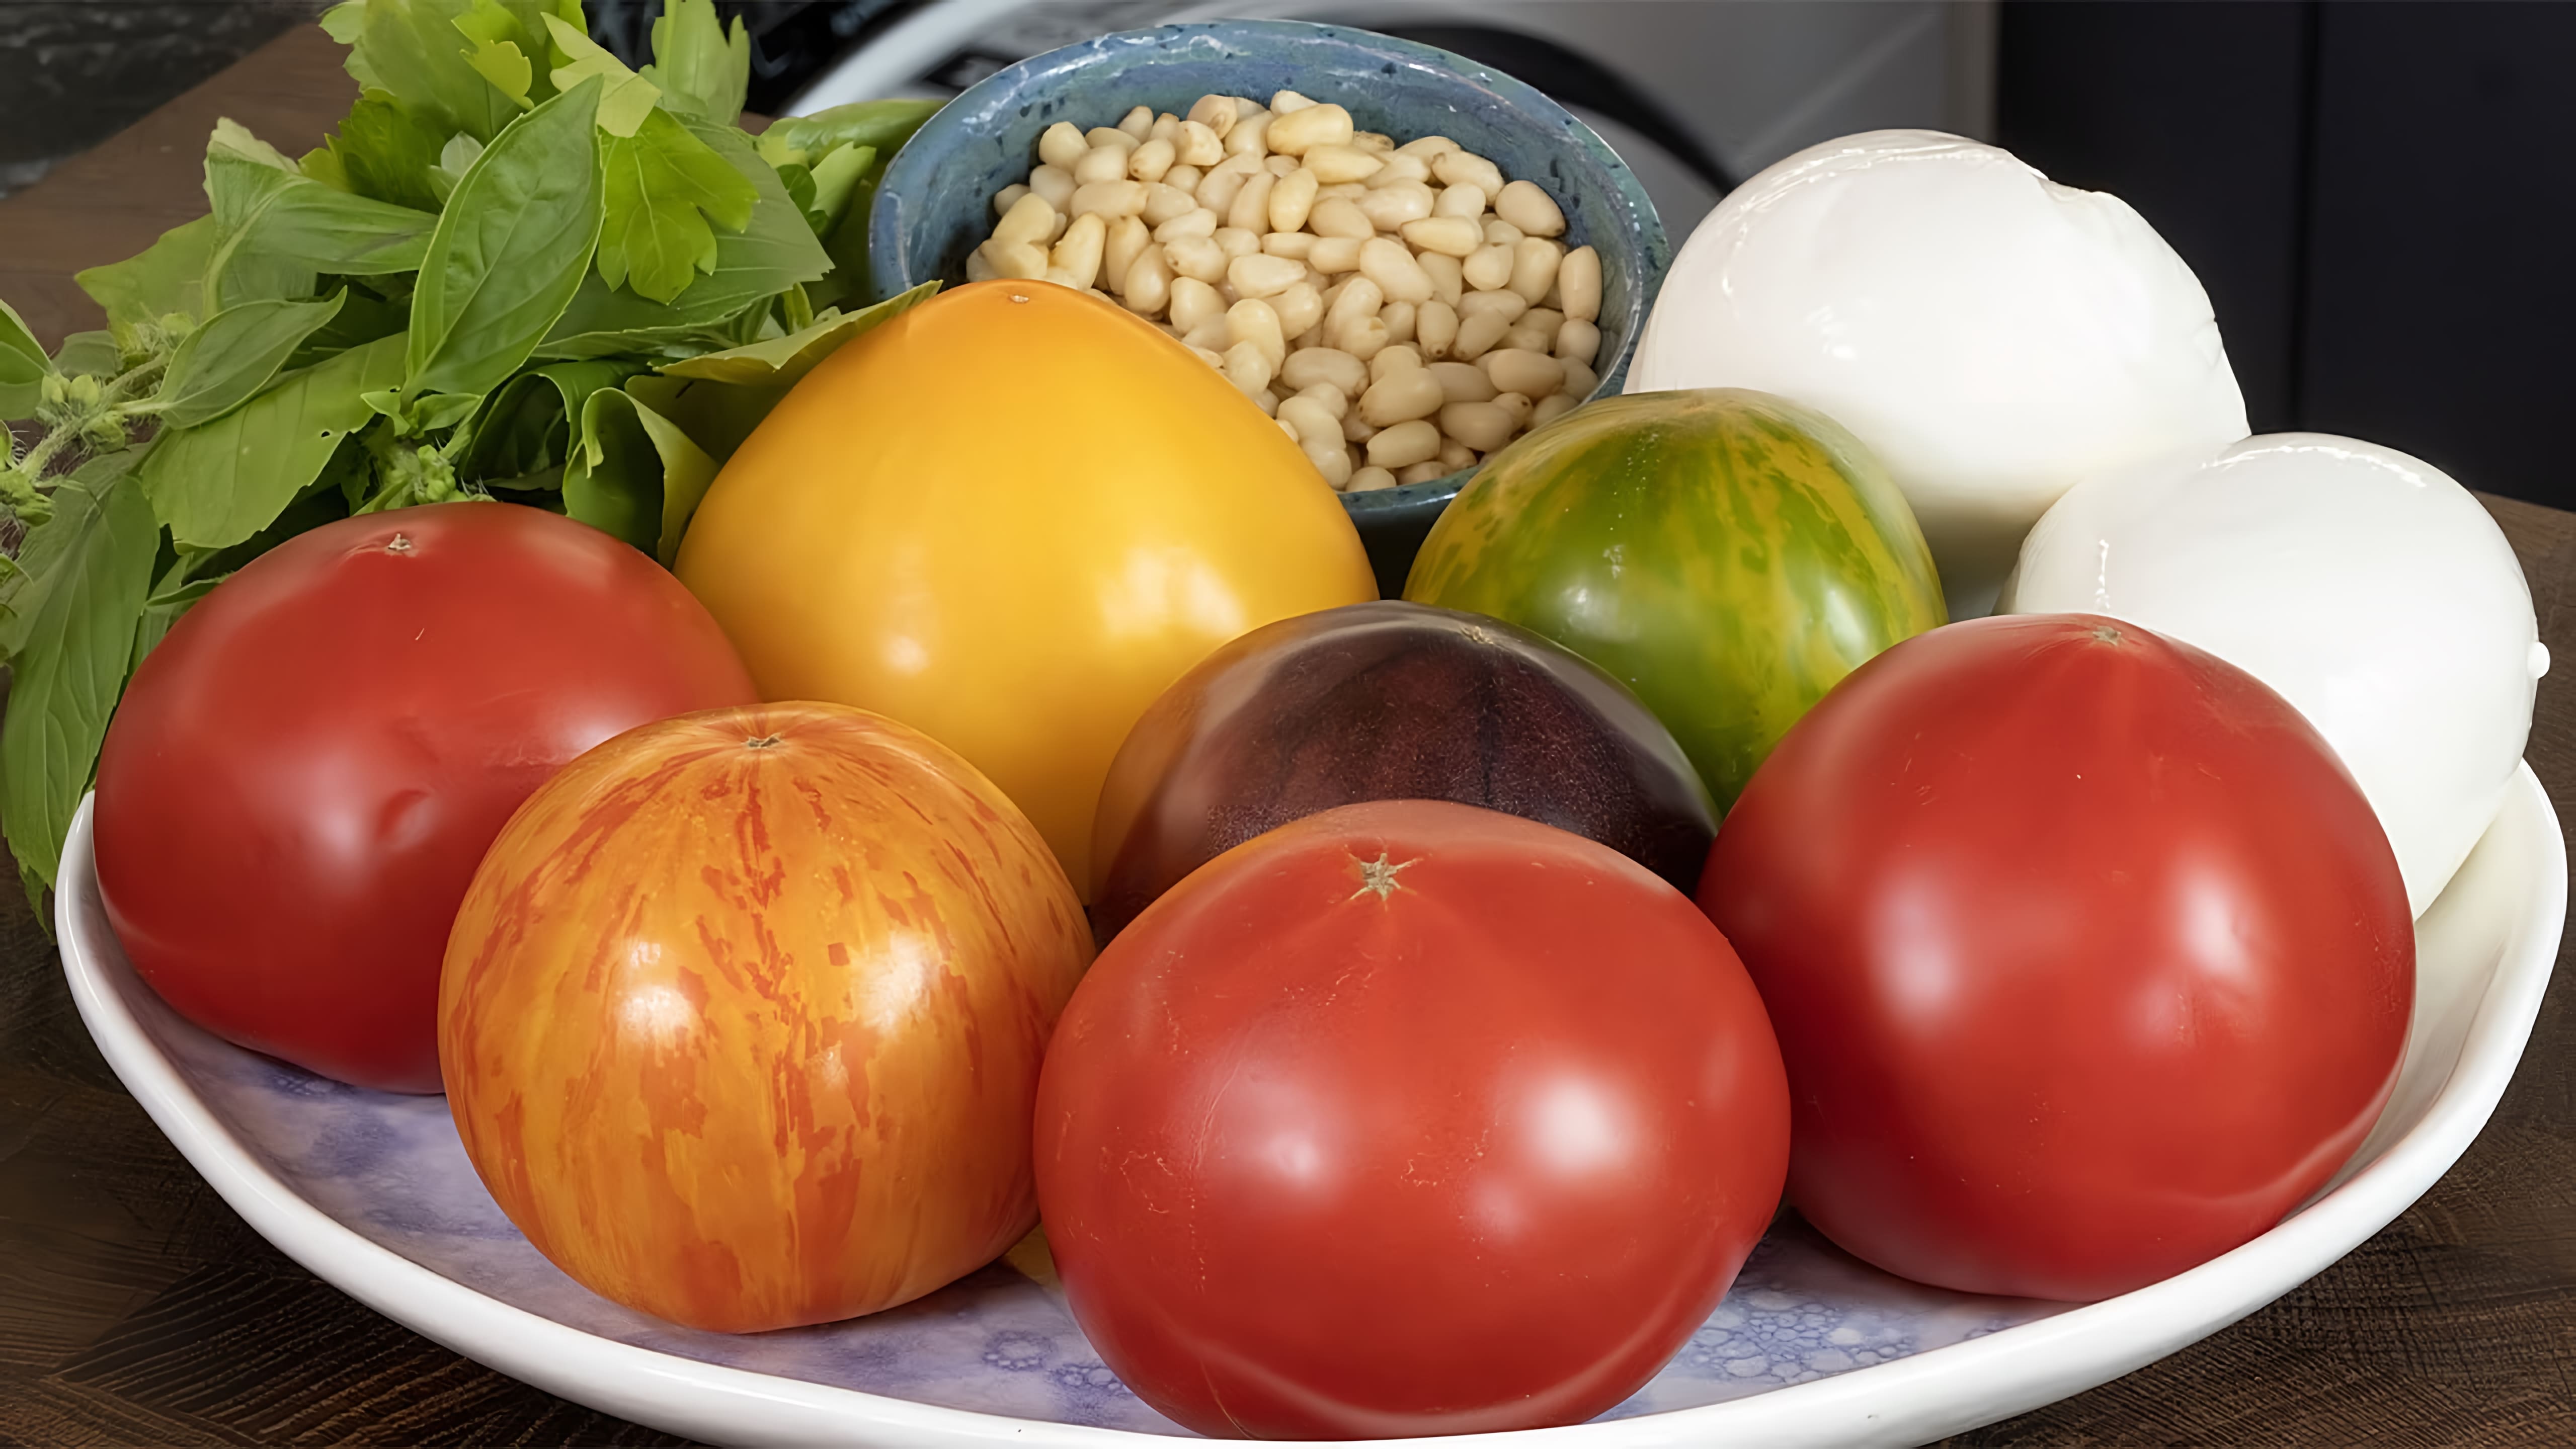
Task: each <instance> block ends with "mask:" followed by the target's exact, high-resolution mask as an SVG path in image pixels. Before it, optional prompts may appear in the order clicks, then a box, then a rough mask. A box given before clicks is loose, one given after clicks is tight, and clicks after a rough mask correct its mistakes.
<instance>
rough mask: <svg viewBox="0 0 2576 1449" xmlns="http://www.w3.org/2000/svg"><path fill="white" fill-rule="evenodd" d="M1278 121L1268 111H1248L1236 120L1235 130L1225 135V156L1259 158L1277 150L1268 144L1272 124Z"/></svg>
mask: <svg viewBox="0 0 2576 1449" xmlns="http://www.w3.org/2000/svg"><path fill="white" fill-rule="evenodd" d="M1275 119H1277V118H1276V117H1274V116H1272V115H1271V114H1270V113H1269V112H1268V111H1247V112H1245V113H1243V114H1242V115H1239V116H1237V117H1235V118H1234V129H1233V130H1231V131H1228V132H1226V133H1225V154H1227V155H1228V156H1259V155H1261V154H1263V153H1264V152H1265V151H1269V150H1272V149H1275V148H1273V147H1271V146H1269V145H1268V144H1267V141H1268V138H1269V135H1270V123H1271V122H1272V121H1273V120H1275Z"/></svg>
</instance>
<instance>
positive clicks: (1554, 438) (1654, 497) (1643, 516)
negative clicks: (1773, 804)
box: [1404, 388, 1947, 808]
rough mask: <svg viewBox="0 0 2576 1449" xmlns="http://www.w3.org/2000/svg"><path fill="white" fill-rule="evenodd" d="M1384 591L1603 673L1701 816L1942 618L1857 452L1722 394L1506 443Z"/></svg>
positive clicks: (1583, 415)
mask: <svg viewBox="0 0 2576 1449" xmlns="http://www.w3.org/2000/svg"><path fill="white" fill-rule="evenodd" d="M1404 596H1405V597H1406V598H1408V599H1411V600H1414V601H1415V602H1417V603H1424V604H1436V605H1439V606H1440V607H1442V608H1448V609H1464V610H1468V611H1470V612H1473V613H1479V614H1487V615H1491V616H1492V617H1494V618H1497V619H1504V620H1508V621H1510V622H1512V623H1515V624H1518V625H1520V626H1521V627H1523V628H1525V629H1529V630H1532V631H1533V632H1536V633H1538V634H1542V635H1545V636H1546V637H1547V638H1549V639H1552V640H1554V641H1555V642H1557V643H1559V644H1562V645H1564V646H1565V647H1566V648H1568V649H1571V650H1573V651H1574V652H1575V653H1577V654H1580V655H1582V656H1583V657H1584V658H1586V659H1589V660H1591V661H1592V662H1593V663H1595V664H1597V665H1599V666H1600V667H1601V668H1602V669H1604V670H1606V671H1608V672H1609V673H1611V674H1613V675H1615V676H1617V677H1618V678H1619V679H1620V680H1621V681H1622V682H1624V683H1626V684H1627V685H1628V686H1629V688H1631V689H1633V690H1635V691H1636V693H1637V697H1638V698H1640V699H1642V700H1644V701H1645V702H1646V707H1647V708H1649V709H1651V710H1653V711H1654V712H1655V713H1656V715H1657V716H1659V717H1660V718H1661V719H1662V720H1663V722H1664V724H1665V725H1666V726H1667V727H1669V728H1670V729H1671V730H1672V732H1673V735H1674V737H1675V738H1677V739H1678V740H1680V741H1681V746H1682V749H1683V751H1684V752H1685V753H1687V754H1688V755H1689V756H1690V759H1691V763H1692V764H1693V765H1695V766H1697V767H1698V768H1699V772H1700V778H1701V779H1702V780H1704V781H1705V782H1706V783H1707V785H1708V788H1709V793H1710V794H1711V795H1713V796H1715V797H1716V799H1717V802H1718V804H1719V806H1720V807H1721V808H1723V807H1726V806H1731V805H1732V804H1734V802H1735V797H1736V795H1737V794H1738V793H1739V792H1741V791H1742V790H1743V789H1744V783H1745V781H1747V780H1748V779H1750V778H1752V775H1753V770H1754V767H1755V766H1757V765H1759V764H1761V763H1762V760H1763V757H1764V756H1766V755H1768V754H1769V753H1770V752H1771V746H1772V745H1773V744H1775V743H1777V742H1778V740H1779V738H1780V736H1781V735H1783V734H1785V733H1787V732H1788V729H1789V726H1791V725H1792V724H1795V723H1797V721H1798V718H1799V716H1801V715H1803V714H1805V713H1806V712H1807V710H1808V709H1809V708H1810V707H1812V706H1813V705H1814V704H1815V702H1816V701H1817V700H1819V699H1822V698H1824V696H1825V691H1827V690H1829V689H1831V688H1833V687H1834V685H1835V683H1836V682H1837V681H1839V680H1840V679H1841V678H1842V677H1843V676H1844V675H1846V674H1849V673H1850V672H1852V670H1854V669H1856V668H1858V667H1860V665H1861V664H1862V663H1863V662H1864V661H1866V660H1868V659H1869V658H1870V656H1872V655H1874V654H1876V653H1878V652H1879V651H1880V650H1882V649H1885V648H1887V647H1888V646H1890V645H1892V644H1895V643H1897V642H1898V641H1899V640H1903V639H1908V638H1911V637H1913V636H1914V635H1916V634H1920V633H1922V632H1923V631H1924V630H1926V629H1932V628H1936V627H1938V626H1939V625H1941V624H1942V623H1944V622H1946V618H1947V616H1946V615H1945V614H1944V613H1943V611H1942V603H1941V583H1940V580H1939V579H1938V578H1937V577H1936V576H1935V575H1934V573H1933V569H1932V555H1931V553H1930V551H1929V550H1927V549H1926V548H1925V547H1924V545H1923V532H1922V530H1921V529H1920V528H1918V527H1916V526H1915V522H1914V514H1913V512H1912V511H1911V510H1910V509H1908V508H1907V507H1906V504H1905V498H1904V495H1902V494H1900V493H1899V492H1897V490H1896V485H1895V484H1894V483H1893V482H1891V481H1889V479H1888V476H1887V473H1886V470H1884V469H1882V468H1881V467H1880V466H1879V465H1878V462H1877V460H1876V459H1874V458H1872V457H1871V456H1870V454H1869V451H1868V449H1866V448H1864V447H1862V446H1861V444H1860V441H1859V440H1858V439H1856V438H1854V437H1853V436H1852V435H1851V434H1850V433H1848V432H1846V431H1844V430H1843V428H1842V426H1841V425H1840V424H1838V423H1836V422H1834V420H1833V419H1831V418H1828V417H1826V416H1825V415H1824V414H1822V413H1819V412H1816V411H1814V410H1812V409H1809V408H1803V407H1800V406H1798V405H1797V404H1795V403H1792V402H1790V401H1788V400H1787V399H1785V398H1778V397H1773V396H1771V395H1770V394H1768V393H1760V392H1752V391H1748V390H1745V389H1742V388H1710V389H1705V390H1701V391H1694V392H1653V393H1637V394H1633V395H1630V396H1627V397H1615V398H1604V399H1602V400H1601V401H1599V402H1595V403H1592V404H1590V405H1589V406H1586V407H1583V408H1580V409H1578V410H1576V411H1575V412H1572V413H1569V414H1567V415H1566V416H1565V417H1563V418H1560V419H1558V420H1557V421H1556V422H1554V423H1551V424H1549V425H1548V426H1546V427H1544V428H1541V429H1539V430H1537V431H1536V432H1533V433H1531V434H1530V435H1529V436H1527V437H1525V438H1523V439H1521V440H1520V441H1519V442H1516V443H1514V444H1512V446H1510V447H1509V448H1506V449H1505V450H1503V451H1502V452H1501V453H1499V454H1496V455H1495V457H1494V458H1493V460H1492V461H1490V462H1488V463H1487V464H1486V465H1485V467H1484V470H1483V471H1482V472H1479V473H1478V474H1477V475H1476V476H1475V478H1474V479H1473V480H1472V481H1471V482H1469V483H1468V485H1467V486H1466V488H1465V489H1464V490H1463V491H1462V492H1460V493H1459V495H1458V499H1457V501H1456V502H1454V503H1452V504H1450V505H1449V509H1448V511H1447V512H1445V513H1443V514H1442V515H1441V516H1440V521H1439V522H1438V523H1437V524H1436V525H1434V526H1433V528H1432V530H1431V536H1430V538H1429V539H1428V540H1426V541H1425V542H1424V543H1423V546H1422V553H1421V555H1420V556H1419V557H1418V558H1416V559H1415V560H1414V564H1413V573H1412V576H1411V577H1410V578H1409V579H1408V580H1407V581H1406V584H1405V589H1404Z"/></svg>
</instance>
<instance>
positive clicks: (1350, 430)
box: [1342, 413, 1377, 443]
mask: <svg viewBox="0 0 2576 1449" xmlns="http://www.w3.org/2000/svg"><path fill="white" fill-rule="evenodd" d="M1376 436H1377V424H1375V423H1372V422H1370V421H1369V420H1368V419H1366V418H1364V417H1361V416H1360V415H1359V414H1358V413H1352V414H1350V415H1349V416H1347V417H1345V418H1343V419H1342V441H1343V442H1346V443H1365V442H1367V441H1368V440H1369V439H1371V438H1374V437H1376Z"/></svg>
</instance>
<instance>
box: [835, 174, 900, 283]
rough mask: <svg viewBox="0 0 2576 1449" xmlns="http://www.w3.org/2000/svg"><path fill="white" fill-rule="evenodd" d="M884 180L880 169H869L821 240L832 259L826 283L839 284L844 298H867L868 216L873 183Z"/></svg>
mask: <svg viewBox="0 0 2576 1449" xmlns="http://www.w3.org/2000/svg"><path fill="white" fill-rule="evenodd" d="M884 179H885V168H884V167H883V166H876V167H871V168H870V169H869V170H868V173H867V174H866V175H864V176H861V177H860V178H859V179H858V181H857V182H856V183H854V184H853V185H852V186H851V187H850V199H849V202H848V204H847V205H845V206H844V207H843V208H842V210H841V220H840V223H839V224H838V225H836V226H834V227H833V228H832V230H831V232H830V233H829V234H828V235H827V236H825V237H824V239H823V249H824V251H825V252H826V253H827V254H829V255H830V257H831V258H832V275H831V278H830V279H829V280H833V281H837V282H839V283H840V284H841V287H842V289H843V292H844V294H845V295H847V296H850V297H864V296H867V295H869V293H870V288H869V285H868V213H869V212H871V211H874V210H875V209H876V204H877V183H878V182H879V181H882V180H884Z"/></svg>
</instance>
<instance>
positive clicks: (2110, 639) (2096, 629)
mask: <svg viewBox="0 0 2576 1449" xmlns="http://www.w3.org/2000/svg"><path fill="white" fill-rule="evenodd" d="M2093 637H2094V638H2096V639H2099V640H2101V641H2102V642H2103V643H2105V644H2117V643H2119V642H2120V641H2121V640H2123V639H2126V638H2128V637H2129V636H2128V635H2126V634H2123V633H2121V632H2120V631H2119V630H2117V629H2115V628H2113V627H2111V626H2110V625H2108V624H2096V625H2094V626H2093Z"/></svg>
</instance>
